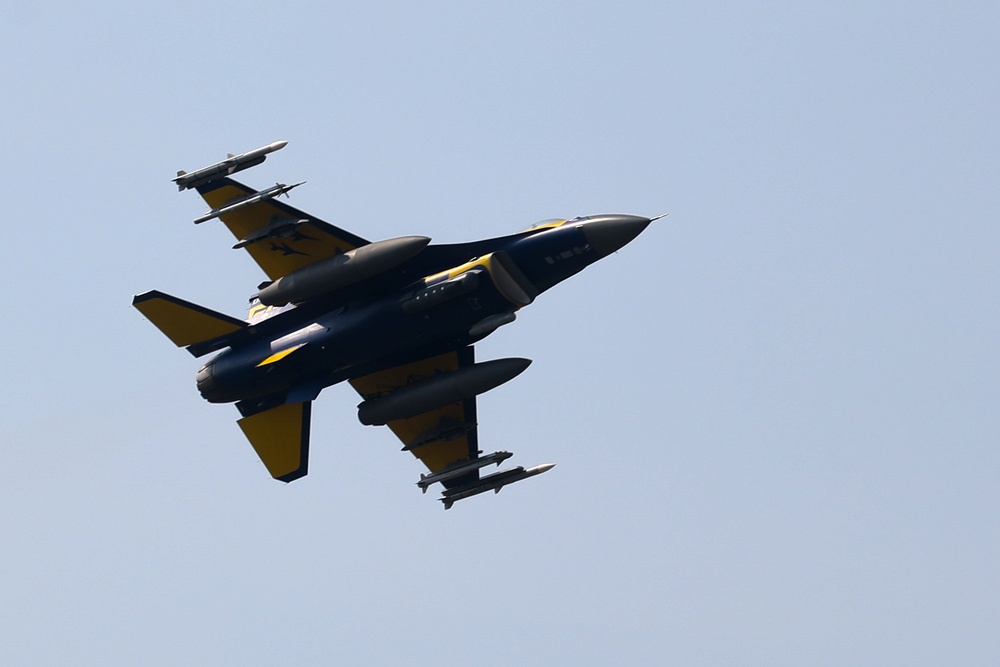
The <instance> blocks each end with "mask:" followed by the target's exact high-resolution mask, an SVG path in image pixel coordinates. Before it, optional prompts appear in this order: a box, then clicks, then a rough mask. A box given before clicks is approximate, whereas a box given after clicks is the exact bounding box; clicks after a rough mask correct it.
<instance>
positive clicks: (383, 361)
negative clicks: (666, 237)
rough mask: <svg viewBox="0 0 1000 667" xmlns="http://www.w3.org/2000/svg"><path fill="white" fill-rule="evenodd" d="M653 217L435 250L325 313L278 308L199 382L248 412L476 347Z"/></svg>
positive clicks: (209, 393)
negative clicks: (264, 331)
mask: <svg viewBox="0 0 1000 667" xmlns="http://www.w3.org/2000/svg"><path fill="white" fill-rule="evenodd" d="M648 224H649V219H648V218H643V217H638V216H627V215H603V216H593V217H590V218H580V219H576V220H570V221H567V222H565V223H562V224H559V225H557V226H553V227H550V228H539V229H535V230H531V231H529V232H524V233H521V234H515V235H513V236H508V237H502V238H498V239H493V240H490V241H484V242H478V243H471V244H463V245H456V246H443V248H445V249H447V252H444V251H439V252H438V254H437V255H436V256H431V255H430V253H428V254H427V256H424V254H425V253H427V251H426V250H425V251H424V252H422V253H421V254H418V255H416V257H414V258H413V259H412V260H410V262H409V263H408V265H407V266H404V267H403V270H401V271H399V272H397V274H396V275H395V276H394V277H393V276H390V277H389V278H386V280H385V282H384V285H385V289H384V291H383V292H381V293H379V294H377V295H374V296H372V295H371V294H370V293H369V294H367V295H364V296H359V298H356V299H353V300H350V301H348V302H346V303H336V302H331V304H330V305H331V308H330V309H329V310H327V311H326V312H316V309H315V308H312V309H310V310H308V312H306V311H305V310H303V309H297V308H292V309H288V310H286V311H285V312H282V313H280V314H278V315H276V316H275V319H276V321H275V322H274V323H272V324H277V323H278V322H277V318H281V320H282V322H283V323H284V324H285V326H282V327H281V328H280V329H279V330H277V331H274V332H272V333H271V334H270V335H267V336H261V337H260V338H256V339H251V340H249V341H247V342H245V343H243V344H241V345H238V346H234V347H231V348H230V349H228V350H226V351H224V352H222V353H220V354H218V355H217V356H216V357H214V358H213V359H211V360H210V361H209V362H208V363H207V364H205V366H203V367H202V368H201V369H200V370H199V371H198V376H197V383H198V389H199V391H200V392H201V394H202V396H203V397H204V398H205V399H206V400H208V401H210V402H212V403H229V402H237V403H238V407H240V409H241V411H242V412H244V413H245V414H247V413H253V412H256V411H258V410H261V409H266V408H267V407H268V405H270V404H271V403H274V402H276V401H282V402H283V401H289V402H291V401H292V400H312V399H313V398H315V395H316V394H318V393H319V391H320V390H322V389H323V388H324V387H327V386H330V385H333V384H336V383H338V382H342V381H344V380H347V379H351V378H355V377H360V376H363V375H366V374H369V373H372V372H375V371H378V370H382V369H384V368H390V367H393V366H397V365H399V364H401V363H406V362H408V361H411V360H415V359H420V358H424V357H427V356H428V355H431V354H435V353H437V352H439V351H440V352H444V351H447V350H454V349H456V348H460V347H462V346H465V345H470V344H472V343H475V342H476V341H477V340H480V339H482V338H484V337H486V336H487V335H489V334H490V333H492V332H493V331H494V330H495V329H496V328H497V327H498V326H500V325H501V324H503V323H506V322H510V321H512V320H513V313H514V312H515V311H517V310H518V309H520V308H522V307H524V306H526V305H528V304H530V303H531V302H532V301H533V299H534V298H535V297H536V296H537V295H538V294H540V293H541V292H544V291H545V290H547V289H549V288H551V287H552V286H554V285H556V284H558V283H559V282H561V281H563V280H565V279H566V278H569V277H570V276H572V275H574V274H575V273H578V272H579V271H581V270H583V269H584V268H586V267H587V266H589V265H590V264H592V263H594V262H596V261H597V260H599V259H601V258H602V257H605V256H607V255H608V254H611V253H613V252H614V251H616V250H618V249H619V248H620V247H622V246H624V245H625V244H626V243H628V242H629V241H631V240H632V239H633V238H635V236H637V235H638V234H639V233H640V232H642V230H643V229H645V227H646V225H648ZM463 251H467V252H466V254H465V255H462V254H461V253H462V252H463ZM456 258H461V259H459V260H457V261H456ZM418 276H419V277H418ZM413 278H417V279H416V280H414V279H413ZM300 310H302V312H299V311H300Z"/></svg>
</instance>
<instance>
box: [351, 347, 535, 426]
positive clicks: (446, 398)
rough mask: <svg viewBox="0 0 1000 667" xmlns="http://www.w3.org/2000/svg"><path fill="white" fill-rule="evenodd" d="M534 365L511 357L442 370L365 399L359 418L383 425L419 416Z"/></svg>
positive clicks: (472, 394)
mask: <svg viewBox="0 0 1000 667" xmlns="http://www.w3.org/2000/svg"><path fill="white" fill-rule="evenodd" d="M530 364H531V360H530V359H520V358H517V357H511V358H508V359H494V360H493V361H486V362H483V363H481V364H472V365H471V366H466V367H465V368H459V369H458V370H457V371H448V372H445V373H438V374H437V375H435V376H434V377H432V378H430V379H428V380H421V381H420V382H416V383H414V384H411V385H408V386H405V387H401V388H399V389H396V390H395V391H393V392H392V393H390V394H388V395H386V396H384V397H381V398H372V399H369V400H367V401H363V402H362V403H360V404H359V405H358V420H360V421H361V423H362V424H364V425H365V426H381V425H383V424H387V423H389V422H391V421H396V420H397V419H408V418H410V417H415V416H417V415H419V414H423V413H425V412H430V411H431V410H436V409H438V408H442V407H444V406H446V405H450V404H452V403H457V402H459V401H464V400H466V399H469V398H473V397H475V396H478V395H479V394H482V393H485V392H487V391H489V390H490V389H493V388H495V387H499V386H500V385H502V384H503V383H504V382H509V381H510V380H513V379H514V378H515V377H517V376H518V375H520V374H521V373H523V372H524V370H525V369H526V368H527V367H528V366H529V365H530Z"/></svg>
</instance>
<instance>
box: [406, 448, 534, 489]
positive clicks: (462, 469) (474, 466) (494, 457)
mask: <svg viewBox="0 0 1000 667" xmlns="http://www.w3.org/2000/svg"><path fill="white" fill-rule="evenodd" d="M512 456H514V455H513V454H511V453H510V452H505V451H499V452H493V453H492V454H487V455H486V456H480V457H479V458H478V459H474V460H472V461H462V462H460V463H456V464H454V465H450V466H448V467H447V468H445V469H444V470H442V471H441V472H436V473H434V474H433V475H421V476H420V481H419V482H417V486H419V487H420V490H421V491H423V492H424V493H427V487H429V486H430V485H431V484H435V483H437V482H445V481H447V480H449V479H455V478H456V477H461V476H462V475H465V474H468V473H470V472H475V471H476V470H479V469H480V468H485V467H486V466H488V465H492V464H494V463H496V464H497V466H499V465H500V464H501V463H503V462H504V461H506V460H507V459H509V458H510V457H512Z"/></svg>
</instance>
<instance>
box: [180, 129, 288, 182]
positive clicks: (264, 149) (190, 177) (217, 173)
mask: <svg viewBox="0 0 1000 667" xmlns="http://www.w3.org/2000/svg"><path fill="white" fill-rule="evenodd" d="M287 145H288V142H287V141H275V142H274V143H273V144H268V145H267V146H261V147H260V148H257V149H254V150H252V151H247V152H246V153H240V154H239V155H233V154H232V153H230V154H229V157H227V158H226V159H225V160H223V161H222V162H216V163H215V164H213V165H209V166H208V167H202V168H201V169H197V170H195V171H192V172H186V171H184V170H183V169H181V170H180V171H178V172H177V178H175V179H173V181H174V183H176V184H177V190H178V191H180V190H186V189H188V188H194V187H197V186H199V185H201V184H202V183H208V182H209V181H211V180H214V179H216V178H221V177H222V176H228V175H229V174H235V173H236V172H238V171H243V170H244V169H249V168H250V167H254V166H256V165H258V164H260V163H261V162H263V161H264V160H265V159H266V158H267V154H268V153H273V152H274V151H280V150H281V149H282V148H284V147H285V146H287Z"/></svg>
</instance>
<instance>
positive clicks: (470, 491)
mask: <svg viewBox="0 0 1000 667" xmlns="http://www.w3.org/2000/svg"><path fill="white" fill-rule="evenodd" d="M555 465H556V464H555V463H543V464H542V465H538V466H535V467H534V468H528V469H527V470H525V469H524V468H523V467H522V466H517V467H516V468H511V469H509V470H503V471H501V472H496V473H493V474H492V475H487V476H486V477H483V478H482V479H480V480H479V481H478V482H473V483H472V484H470V485H468V486H463V487H459V488H457V489H446V490H445V491H444V493H442V494H441V497H440V498H438V500H440V501H441V502H442V503H444V508H445V509H446V510H450V509H451V506H452V505H454V504H455V503H456V502H458V501H459V500H464V499H465V498H471V497H472V496H478V495H479V494H480V493H486V492H487V491H492V492H493V493H500V489H502V488H503V487H505V486H507V485H508V484H513V483H514V482H520V481H521V480H522V479H528V478H529V477H534V476H535V475H541V474H542V473H543V472H548V471H549V470H552V468H554V467H555Z"/></svg>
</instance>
